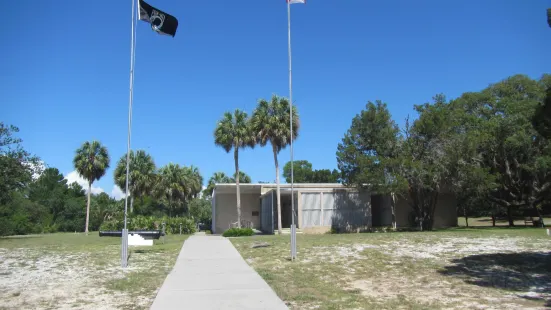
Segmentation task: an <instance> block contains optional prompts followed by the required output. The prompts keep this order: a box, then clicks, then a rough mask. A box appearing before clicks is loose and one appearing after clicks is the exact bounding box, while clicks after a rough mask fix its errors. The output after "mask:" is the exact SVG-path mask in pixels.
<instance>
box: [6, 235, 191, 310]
mask: <svg viewBox="0 0 551 310" xmlns="http://www.w3.org/2000/svg"><path fill="white" fill-rule="evenodd" d="M185 238H186V236H178V235H176V236H168V237H167V239H166V243H165V244H162V242H161V241H155V243H156V244H155V245H154V246H153V247H142V248H131V254H130V255H131V256H130V259H129V267H128V268H126V269H123V268H121V267H120V251H121V247H120V241H121V240H120V238H100V237H98V236H97V233H96V234H91V235H89V236H86V235H83V234H52V235H40V236H38V235H37V236H26V237H11V238H1V239H0V275H1V276H0V309H3V308H5V309H148V308H149V307H150V305H151V303H152V302H153V300H154V298H155V295H156V293H157V290H158V289H159V287H160V286H161V284H162V282H163V281H164V279H165V277H166V275H167V274H168V273H169V272H170V270H171V269H172V266H173V265H174V262H175V260H176V257H177V255H178V253H179V251H180V249H181V247H182V243H183V241H184V240H185Z"/></svg>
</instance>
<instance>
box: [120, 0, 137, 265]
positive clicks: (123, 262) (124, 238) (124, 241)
mask: <svg viewBox="0 0 551 310" xmlns="http://www.w3.org/2000/svg"><path fill="white" fill-rule="evenodd" d="M136 1H138V0H132V14H131V15H132V27H131V30H132V32H131V39H130V94H129V98H128V139H127V145H126V185H125V186H126V188H125V193H126V195H125V197H124V230H123V233H122V253H121V266H122V267H123V268H124V267H126V266H127V264H128V230H127V212H128V196H129V191H128V183H129V179H130V178H129V176H130V150H131V149H130V138H131V136H132V104H133V101H134V64H135V58H136V20H135V18H136V15H134V14H135V12H137V9H136Z"/></svg>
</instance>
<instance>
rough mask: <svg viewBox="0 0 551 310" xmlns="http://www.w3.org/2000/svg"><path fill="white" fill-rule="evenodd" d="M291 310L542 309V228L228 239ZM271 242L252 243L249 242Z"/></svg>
mask: <svg viewBox="0 0 551 310" xmlns="http://www.w3.org/2000/svg"><path fill="white" fill-rule="evenodd" d="M232 242H233V243H234V245H235V246H236V248H237V249H238V250H239V251H240V253H241V254H242V255H243V257H244V258H245V259H246V260H247V261H248V262H249V264H250V265H251V266H253V267H254V268H255V269H256V270H257V271H258V272H259V273H260V275H261V276H262V277H264V279H266V281H267V282H268V283H269V284H270V285H271V286H272V288H273V289H274V290H275V291H276V293H277V294H278V295H279V296H280V297H281V298H282V299H283V300H284V301H286V302H287V304H288V305H289V306H290V308H292V309H465V308H480V309H519V308H523V309H544V308H545V307H546V305H547V306H551V254H550V253H551V238H549V237H548V236H546V235H545V234H544V231H543V230H541V229H532V228H527V229H478V230H469V229H457V230H449V231H440V232H424V233H372V234H348V235H317V236H314V235H298V236H297V244H298V255H299V259H298V261H296V262H290V261H289V259H288V257H289V246H290V243H289V236H257V237H253V238H250V237H249V238H235V239H232ZM258 242H268V243H269V244H270V245H271V246H270V247H265V248H251V245H252V244H253V243H258Z"/></svg>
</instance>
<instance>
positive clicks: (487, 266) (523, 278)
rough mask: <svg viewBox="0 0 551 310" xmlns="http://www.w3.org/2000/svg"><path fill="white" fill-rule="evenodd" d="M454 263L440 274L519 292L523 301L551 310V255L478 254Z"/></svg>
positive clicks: (470, 282) (455, 260)
mask: <svg viewBox="0 0 551 310" xmlns="http://www.w3.org/2000/svg"><path fill="white" fill-rule="evenodd" d="M452 263H453V265H450V266H446V267H444V268H443V269H441V270H439V272H440V273H441V274H443V275H446V276H454V277H458V278H460V279H463V280H464V281H465V282H466V283H469V284H473V285H478V286H483V287H493V288H498V289H504V290H509V291H512V292H518V296H520V297H523V298H526V299H530V300H539V301H543V302H544V303H545V306H546V307H551V253H537V252H519V253H495V254H478V255H470V256H466V257H463V258H459V259H454V260H452Z"/></svg>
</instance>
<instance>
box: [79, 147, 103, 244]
mask: <svg viewBox="0 0 551 310" xmlns="http://www.w3.org/2000/svg"><path fill="white" fill-rule="evenodd" d="M73 164H74V166H75V169H76V171H77V172H78V174H80V175H81V176H82V177H83V178H84V179H85V180H87V181H88V203H87V205H86V226H85V228H84V232H85V233H86V234H88V222H89V219H90V195H91V194H92V183H94V181H96V180H99V179H101V177H103V175H104V174H105V171H106V170H107V168H109V153H108V152H107V148H106V147H105V146H103V145H101V143H100V142H99V141H92V142H88V141H86V142H84V144H82V146H81V147H80V148H78V149H77V150H76V154H75V158H74V159H73Z"/></svg>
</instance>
